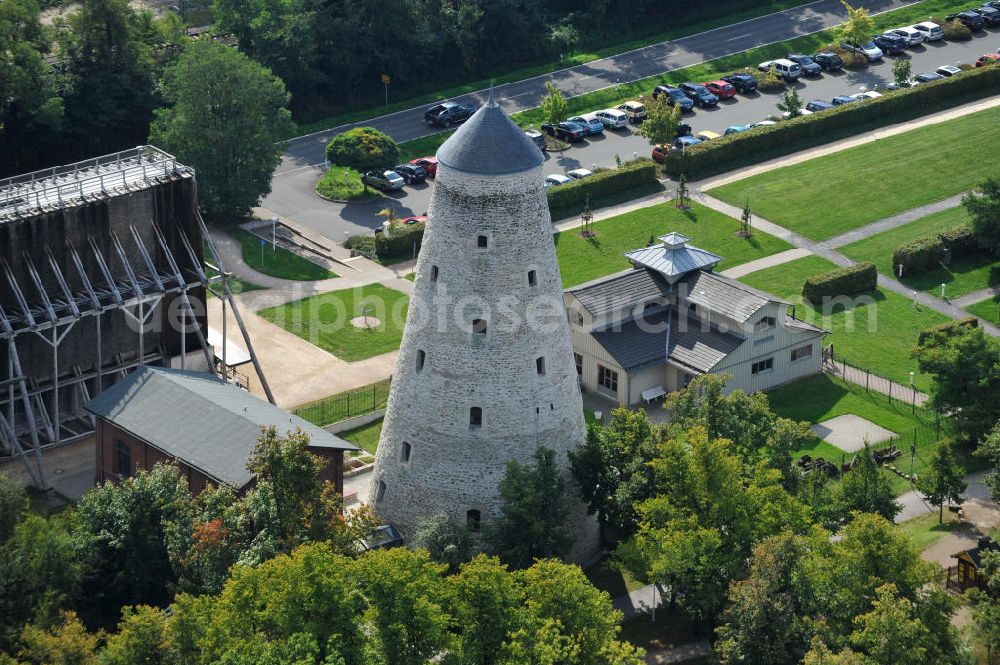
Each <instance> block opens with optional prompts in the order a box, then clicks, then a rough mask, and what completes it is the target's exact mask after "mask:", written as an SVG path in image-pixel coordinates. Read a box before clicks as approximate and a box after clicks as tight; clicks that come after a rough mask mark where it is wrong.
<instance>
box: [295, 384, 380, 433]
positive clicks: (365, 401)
mask: <svg viewBox="0 0 1000 665" xmlns="http://www.w3.org/2000/svg"><path fill="white" fill-rule="evenodd" d="M391 382H392V379H391V378H389V379H386V380H385V381H379V382H378V383H373V384H371V385H368V386H363V387H361V388H356V389H354V390H348V391H347V392H343V393H338V394H336V395H330V396H329V397H324V398H323V399H321V400H317V401H315V402H310V403H309V404H303V405H302V406H299V407H296V408H295V409H294V410H293V411H292V413H294V414H295V415H297V416H301V417H302V418H305V419H306V420H308V421H309V422H311V423H313V424H314V425H318V426H320V427H323V426H325V425H330V424H333V423H338V422H340V421H341V420H347V419H348V418H353V417H355V416H362V415H364V414H366V413H371V412H372V411H378V410H379V409H384V408H385V405H386V403H387V402H388V401H389V387H390V385H391Z"/></svg>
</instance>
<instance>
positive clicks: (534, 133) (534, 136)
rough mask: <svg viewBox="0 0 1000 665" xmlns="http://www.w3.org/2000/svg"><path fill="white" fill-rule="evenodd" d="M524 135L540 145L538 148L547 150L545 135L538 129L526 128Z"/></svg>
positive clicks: (543, 150)
mask: <svg viewBox="0 0 1000 665" xmlns="http://www.w3.org/2000/svg"><path fill="white" fill-rule="evenodd" d="M524 135H525V136H527V137H528V138H529V139H531V142H532V143H534V144H535V145H537V146H538V149H539V150H541V151H542V152H545V137H544V136H542V133H541V132H540V131H538V130H537V129H526V130H524Z"/></svg>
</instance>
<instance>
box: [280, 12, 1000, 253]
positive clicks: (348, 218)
mask: <svg viewBox="0 0 1000 665" xmlns="http://www.w3.org/2000/svg"><path fill="white" fill-rule="evenodd" d="M998 49H1000V29H997V28H993V29H990V30H987V31H985V32H981V33H978V35H977V36H975V37H973V39H971V40H970V41H967V42H945V41H939V42H934V43H930V44H926V45H921V46H916V47H913V48H911V49H910V50H909V51H908V52H907V53H906V54H904V55H901V56H894V57H886V58H885V59H883V60H882V61H881V62H878V63H875V64H873V65H872V66H870V67H868V68H867V69H865V70H863V71H859V72H847V71H841V72H838V73H835V74H827V73H824V74H822V75H821V76H819V77H816V78H812V79H802V80H800V81H799V82H798V84H797V88H798V91H799V96H800V97H801V99H802V102H803V104H805V103H807V102H809V101H811V100H813V99H823V100H830V99H831V98H833V97H835V96H837V95H843V94H852V93H856V92H860V91H863V90H870V89H873V88H877V87H884V86H886V85H888V84H889V83H890V82H891V81H892V63H893V61H894V60H896V59H899V58H905V59H909V60H910V62H911V63H912V70H913V73H914V74H917V73H920V72H924V71H933V70H934V69H936V68H938V67H940V66H941V65H949V64H952V65H953V64H956V63H959V62H965V63H972V62H975V60H976V58H978V57H979V56H980V55H982V54H984V53H988V52H991V51H997V50H998ZM780 97H781V95H780V94H763V93H754V94H752V95H749V96H748V95H737V96H736V97H735V98H733V99H729V100H724V101H722V102H720V103H719V106H718V107H716V108H713V109H705V110H701V109H696V110H695V111H694V112H692V113H687V114H685V117H684V121H685V122H687V123H689V124H690V125H691V126H692V129H693V131H694V132H698V131H701V130H712V131H716V132H719V133H722V132H723V131H724V130H725V128H726V127H728V126H729V125H746V124H749V123H752V122H756V121H758V120H763V119H764V118H766V117H767V116H768V115H776V114H778V113H779V111H778V110H777V108H776V106H775V104H776V103H777V102H778V101H779V100H780ZM594 110H597V109H594ZM418 113H419V112H418ZM649 152H650V145H649V142H648V141H647V140H646V139H644V138H642V137H641V136H636V135H633V134H632V132H631V129H624V130H606V131H605V133H604V134H603V135H600V136H595V137H590V138H588V139H586V140H584V141H582V142H580V143H576V144H573V145H572V146H571V147H570V148H569V149H568V150H565V151H562V152H557V153H551V154H547V155H546V157H545V166H544V167H543V172H544V173H545V174H546V175H548V174H550V173H565V172H566V171H568V170H571V169H575V168H580V167H584V168H589V169H592V168H594V167H595V166H613V165H614V164H615V156H616V155H617V156H619V157H621V158H622V159H632V158H633V157H634V156H636V155H640V156H641V155H649ZM321 173H322V168H321V167H319V166H308V165H307V166H300V167H297V168H295V169H291V170H286V171H284V172H279V173H278V174H276V175H275V177H274V179H273V180H272V192H271V194H270V195H269V196H268V197H267V198H266V199H265V200H264V202H263V204H262V205H263V207H265V208H267V209H269V210H271V211H273V212H275V213H277V214H278V215H281V216H284V217H288V218H291V219H294V220H296V221H298V222H299V223H302V224H305V225H307V226H309V227H310V228H313V229H314V230H316V231H317V232H319V233H322V234H323V235H325V236H327V237H328V238H331V239H332V240H336V241H338V242H339V241H343V240H344V239H345V238H346V237H347V236H349V235H357V234H360V233H365V232H367V231H370V230H371V229H374V228H376V227H377V226H379V225H380V224H381V223H382V221H384V220H383V218H382V217H379V216H378V215H377V213H378V212H379V211H380V210H382V209H384V208H386V207H393V208H395V209H396V211H397V215H398V216H400V217H405V216H408V215H422V214H425V213H426V212H427V207H428V204H429V202H430V194H431V188H432V187H433V184H431V183H426V184H421V185H416V186H412V187H411V186H407V187H405V188H403V190H401V191H399V192H392V193H389V194H387V196H386V198H384V199H379V200H375V201H370V202H367V203H363V204H346V205H345V204H337V203H330V202H327V201H324V200H323V199H320V198H319V197H318V196H317V195H316V193H315V191H314V189H313V186H314V184H315V182H316V179H317V178H318V177H319V176H320V175H321Z"/></svg>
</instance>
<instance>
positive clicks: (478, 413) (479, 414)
mask: <svg viewBox="0 0 1000 665" xmlns="http://www.w3.org/2000/svg"><path fill="white" fill-rule="evenodd" d="M482 426H483V410H482V408H480V407H478V406H474V407H472V408H471V409H469V427H482Z"/></svg>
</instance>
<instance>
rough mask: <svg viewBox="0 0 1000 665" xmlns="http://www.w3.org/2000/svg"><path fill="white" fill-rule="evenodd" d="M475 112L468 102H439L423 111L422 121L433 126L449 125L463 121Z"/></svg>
mask: <svg viewBox="0 0 1000 665" xmlns="http://www.w3.org/2000/svg"><path fill="white" fill-rule="evenodd" d="M475 112H476V108H475V107H474V106H469V105H468V104H456V103H455V102H441V103H440V104H437V105H435V106H432V107H430V108H429V109H427V110H426V111H425V112H424V122H427V123H429V124H431V125H434V126H435V127H451V126H452V125H457V124H458V123H460V122H465V121H466V120H468V119H469V118H471V117H472V114H473V113H475Z"/></svg>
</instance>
